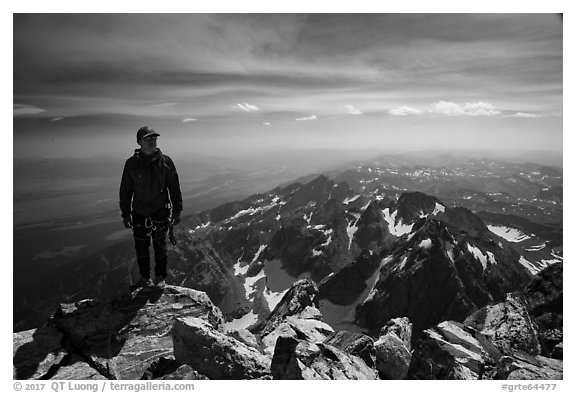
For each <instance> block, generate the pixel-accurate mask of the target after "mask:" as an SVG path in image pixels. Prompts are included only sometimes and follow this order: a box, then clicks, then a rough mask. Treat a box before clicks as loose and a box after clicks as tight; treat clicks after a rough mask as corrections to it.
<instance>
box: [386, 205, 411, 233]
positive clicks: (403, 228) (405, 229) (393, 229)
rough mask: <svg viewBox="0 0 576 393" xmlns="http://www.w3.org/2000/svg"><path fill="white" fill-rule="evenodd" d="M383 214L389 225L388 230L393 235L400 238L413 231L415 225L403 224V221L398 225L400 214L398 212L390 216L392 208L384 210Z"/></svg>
mask: <svg viewBox="0 0 576 393" xmlns="http://www.w3.org/2000/svg"><path fill="white" fill-rule="evenodd" d="M382 213H383V214H384V220H386V222H387V223H388V230H389V231H390V233H391V234H392V235H394V236H398V237H400V236H402V235H405V234H407V233H410V232H411V231H412V226H413V224H410V225H405V224H402V219H400V220H399V221H398V224H396V215H397V214H398V210H396V211H395V212H394V213H392V214H390V208H388V207H387V208H386V209H384V210H382Z"/></svg>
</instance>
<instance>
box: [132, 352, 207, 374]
mask: <svg viewBox="0 0 576 393" xmlns="http://www.w3.org/2000/svg"><path fill="white" fill-rule="evenodd" d="M140 379H142V380H152V379H161V380H172V379H183V380H190V379H208V378H206V377H205V376H203V375H202V374H200V373H199V372H198V371H196V370H194V369H193V368H192V367H190V366H189V365H187V364H180V363H178V362H177V361H176V359H174V357H173V356H170V357H163V356H162V357H160V358H158V359H157V360H155V361H154V362H152V363H151V364H150V366H149V367H148V369H147V370H146V371H145V372H144V374H143V375H142V377H141V378H140Z"/></svg>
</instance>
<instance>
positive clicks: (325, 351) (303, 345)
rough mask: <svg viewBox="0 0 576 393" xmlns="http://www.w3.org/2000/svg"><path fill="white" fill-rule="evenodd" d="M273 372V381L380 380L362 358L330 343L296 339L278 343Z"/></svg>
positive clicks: (291, 338)
mask: <svg viewBox="0 0 576 393" xmlns="http://www.w3.org/2000/svg"><path fill="white" fill-rule="evenodd" d="M271 371H272V376H273V378H274V379H306V380H309V379H322V380H326V379H333V380H334V379H338V380H345V379H354V380H358V379H364V380H365V379H378V375H377V373H376V372H375V371H374V370H373V369H371V368H370V367H368V366H367V365H366V363H364V361H363V360H362V359H360V358H359V357H356V356H354V355H349V354H347V353H345V352H343V351H341V350H339V349H338V348H336V347H334V346H331V345H328V344H323V343H317V344H314V343H311V342H308V341H304V340H298V339H296V338H293V337H279V338H278V340H277V341H276V348H275V350H274V357H273V358H272V365H271Z"/></svg>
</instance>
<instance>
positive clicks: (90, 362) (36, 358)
mask: <svg viewBox="0 0 576 393" xmlns="http://www.w3.org/2000/svg"><path fill="white" fill-rule="evenodd" d="M179 317H197V318H200V319H202V320H204V321H206V323H208V324H210V326H211V327H212V328H213V329H216V330H217V329H220V328H221V326H222V321H223V319H222V312H221V311H220V310H219V309H218V308H217V307H215V306H214V304H213V303H212V302H211V301H210V299H209V298H208V296H207V295H206V294H205V293H203V292H199V291H195V290H192V289H188V288H181V287H172V286H168V287H166V288H164V290H159V289H150V290H142V291H139V292H136V293H134V294H131V295H129V296H125V297H122V298H120V299H118V300H116V301H113V302H98V301H94V300H84V301H81V302H77V303H74V304H62V305H61V306H60V308H59V310H58V311H57V312H56V314H55V315H54V317H53V319H52V320H51V321H50V323H51V324H52V327H46V328H42V329H36V330H32V331H28V332H20V333H15V334H14V361H13V364H14V377H15V378H17V379H35V378H58V379H86V380H89V379H102V378H108V379H140V378H141V377H142V375H143V374H144V372H145V371H146V370H147V368H148V367H149V365H150V364H151V363H152V362H154V361H155V360H157V359H159V358H161V357H163V356H170V355H172V353H173V349H172V348H173V347H172V334H171V332H172V326H173V324H174V320H175V319H176V318H179Z"/></svg>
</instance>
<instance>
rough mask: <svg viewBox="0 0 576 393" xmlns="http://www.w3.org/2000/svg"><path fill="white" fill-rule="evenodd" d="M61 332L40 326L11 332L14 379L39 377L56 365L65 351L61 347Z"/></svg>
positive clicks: (64, 354)
mask: <svg viewBox="0 0 576 393" xmlns="http://www.w3.org/2000/svg"><path fill="white" fill-rule="evenodd" d="M63 338H64V336H63V335H62V332H60V331H59V330H57V329H56V328H54V327H51V326H48V327H42V328H38V329H31V330H26V331H23V332H17V333H13V334H12V342H13V347H12V350H13V352H12V353H13V363H12V364H13V369H12V371H13V377H14V379H40V378H42V377H44V376H45V375H47V374H48V371H49V370H50V368H51V367H56V365H58V364H59V363H60V362H61V361H62V359H64V357H65V356H66V354H67V352H66V350H65V349H64V348H63V347H62V339H63Z"/></svg>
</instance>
